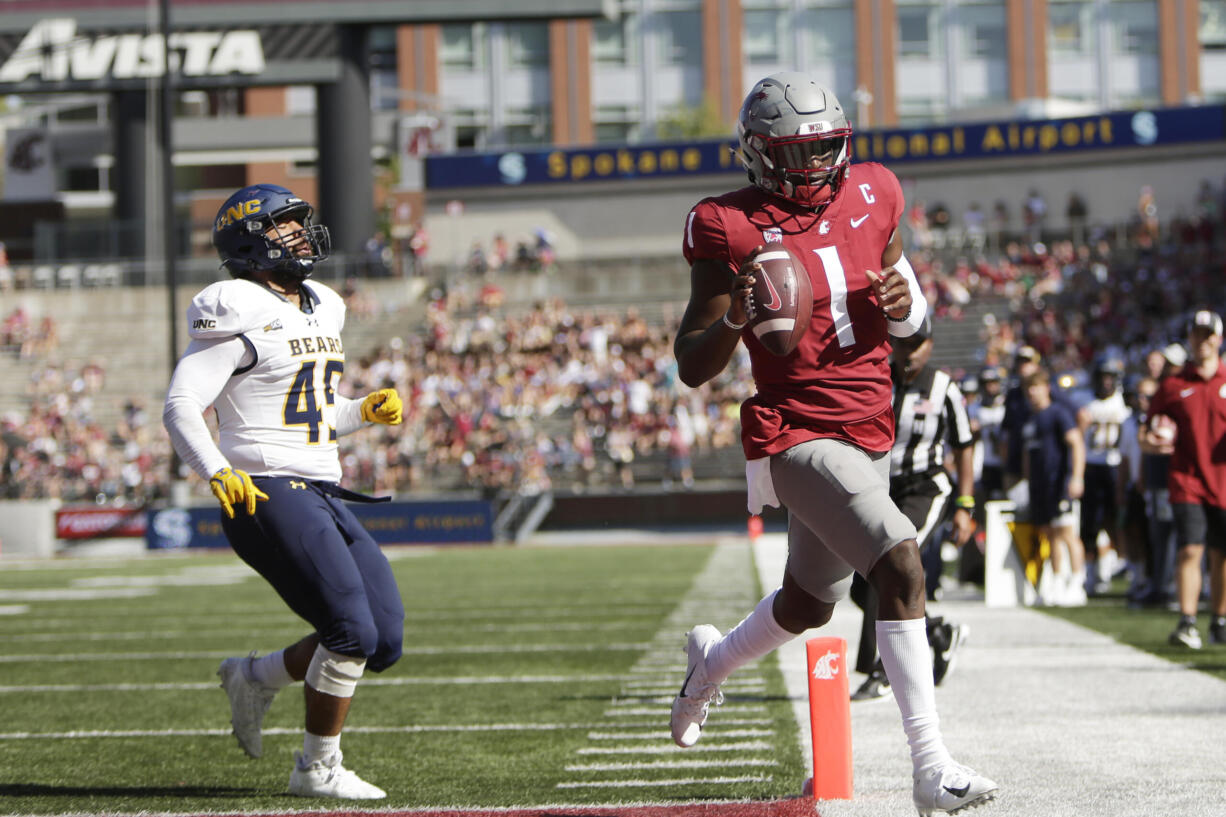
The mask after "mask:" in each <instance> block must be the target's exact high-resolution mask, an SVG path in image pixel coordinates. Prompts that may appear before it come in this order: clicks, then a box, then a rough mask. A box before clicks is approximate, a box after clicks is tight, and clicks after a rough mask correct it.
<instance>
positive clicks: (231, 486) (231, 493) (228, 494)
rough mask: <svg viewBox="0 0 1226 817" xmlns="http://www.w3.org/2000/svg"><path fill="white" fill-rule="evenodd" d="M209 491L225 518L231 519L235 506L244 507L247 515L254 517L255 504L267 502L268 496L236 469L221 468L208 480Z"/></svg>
mask: <svg viewBox="0 0 1226 817" xmlns="http://www.w3.org/2000/svg"><path fill="white" fill-rule="evenodd" d="M209 489H210V490H212V492H213V496H215V497H217V501H218V502H220V503H221V509H222V510H223V511H225V512H226V516H228V517H229V518H231V519H233V518H234V506H235V505H240V506H241V505H246V506H247V514H248V515H249V516H255V503H256V502H258V501H260V500H263V501H265V502H266V501H268V494H266V493H264V492H263V491H261V490H260V489H259V488H257V487H255V483H254V482H252V481H251V477H250V476H248V474H247V472H246V471H239V470H238V469H233V470H231V469H229V468H222V469H221V470H220V471H218V472H217V473H216V474H213V476H212V477H210V478H209Z"/></svg>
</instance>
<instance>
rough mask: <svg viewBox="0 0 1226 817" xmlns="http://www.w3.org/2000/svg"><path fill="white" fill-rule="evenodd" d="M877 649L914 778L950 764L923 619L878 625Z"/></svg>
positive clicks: (880, 622) (885, 622)
mask: <svg viewBox="0 0 1226 817" xmlns="http://www.w3.org/2000/svg"><path fill="white" fill-rule="evenodd" d="M877 648H878V649H879V650H880V651H881V663H882V665H884V666H885V676H886V678H888V679H889V681H890V688H891V689H893V690H894V700H895V701H897V702H898V711H899V712H901V713H902V728H903V730H904V731H905V732H906V733H907V743H908V744H910V746H911V764H912V766H913V767H914V770H915V774H917V775H918V774H920V773H921V772H926V771H928V770H929V769H932V768H935V767H938V766H944V765H945V764H946V763H948V762H950V760H951V758H950V756H949V751H948V750H947V749H946V748H945V742H944V741H943V740H941V721H940V718H938V717H937V702H936V687H935V686H934V685H933V682H932V649H931V648H930V647H929V646H928V635H927V632H926V629H925V626H924V620H923V619H922V618H915V619H909V620H907V621H878V622H877Z"/></svg>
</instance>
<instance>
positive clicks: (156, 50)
mask: <svg viewBox="0 0 1226 817" xmlns="http://www.w3.org/2000/svg"><path fill="white" fill-rule="evenodd" d="M167 66H169V69H170V73H171V74H172V75H173V77H174V81H175V83H176V85H178V87H180V88H202V87H203V88H207V87H214V86H226V87H229V86H233V85H260V84H264V85H269V84H289V83H290V82H294V83H299V84H307V83H312V82H329V81H332V80H334V79H336V77H337V76H339V73H340V63H339V60H338V58H337V45H336V28H335V26H331V25H327V24H323V25H315V26H305V25H297V24H286V25H253V26H238V27H235V26H232V25H231V26H227V25H225V24H224V23H221V24H219V25H217V26H212V27H202V28H192V29H177V30H175V31H172V32H171V33H170V35H169V37H167V38H163V37H162V35H161V33H160V32H157V31H149V30H148V29H147V28H144V27H142V28H139V29H132V30H123V29H106V30H90V29H89V28H87V27H85V26H83V25H81V24H79V23H78V21H77V20H76V19H75V18H73V17H69V16H64V17H46V18H43V19H41V20H38V21H37V22H35V23H33V24H32V25H31V26H30V27H29V28H28V29H26V30H25V31H23V32H20V33H0V93H4V94H17V93H47V92H51V91H89V90H117V89H124V88H132V89H144V88H146V87H147V86H148V83H149V80H150V79H153V78H156V77H160V76H162V75H163V74H165V73H166V69H167Z"/></svg>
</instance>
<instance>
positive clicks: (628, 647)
mask: <svg viewBox="0 0 1226 817" xmlns="http://www.w3.org/2000/svg"><path fill="white" fill-rule="evenodd" d="M646 646H647V645H646V644H620V643H613V642H609V641H601V642H597V643H588V644H463V645H454V646H450V647H405V648H404V650H403V654H404V655H492V654H497V653H503V654H505V653H517V654H525V653H546V652H638V651H639V650H642V649H644V648H645V647H646ZM232 655H234V652H233V651H221V652H219V651H202V652H127V653H122V652H78V653H69V654H63V653H26V654H23V655H0V664H21V663H48V662H73V661H174V660H185V659H197V658H199V659H205V658H212V659H218V658H229V657H230V656H232Z"/></svg>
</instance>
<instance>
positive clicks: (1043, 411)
mask: <svg viewBox="0 0 1226 817" xmlns="http://www.w3.org/2000/svg"><path fill="white" fill-rule="evenodd" d="M1022 387H1023V388H1024V389H1025V392H1026V402H1027V404H1028V405H1029V409H1030V415H1029V417H1028V418H1027V419H1026V422H1025V424H1024V426H1023V427H1022V444H1023V450H1024V452H1025V457H1024V460H1023V463H1024V468H1025V472H1024V476H1025V479H1026V485H1027V493H1028V495H1029V508H1030V522H1031V524H1032V525H1034V526H1035V531H1036V533H1037V535H1038V536H1039V537H1040V538H1041V539H1043V538H1045V539H1047V541H1048V543H1049V544H1050V546H1051V570H1050V571H1048V574H1049V575H1048V577H1047V578H1048V582H1046V583H1045V582H1043V581H1042V579H1040V582H1039V596H1040V600H1041V601H1042V602H1043V603H1044V604H1054V605H1060V606H1068V607H1073V606H1081V605H1084V604H1085V603H1086V593H1085V548H1084V547H1083V546H1082V542H1081V537H1080V536H1078V533H1077V500H1079V499H1080V498H1081V495H1082V493H1083V491H1084V490H1085V483H1084V479H1085V441H1084V440H1083V438H1082V433H1081V430H1080V429H1079V428H1078V427H1077V420H1076V419H1075V418H1074V416H1073V414H1072V412H1071V411H1069V409H1068V407H1067V406H1065V405H1063V404H1062V403H1059V402H1056V401H1054V400H1052V396H1051V377H1050V375H1048V373H1047V372H1046V370H1043V369H1039V370H1037V371H1034V372H1031V373H1030V374H1028V375H1026V377H1025V378H1024V379H1023V380H1022Z"/></svg>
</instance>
